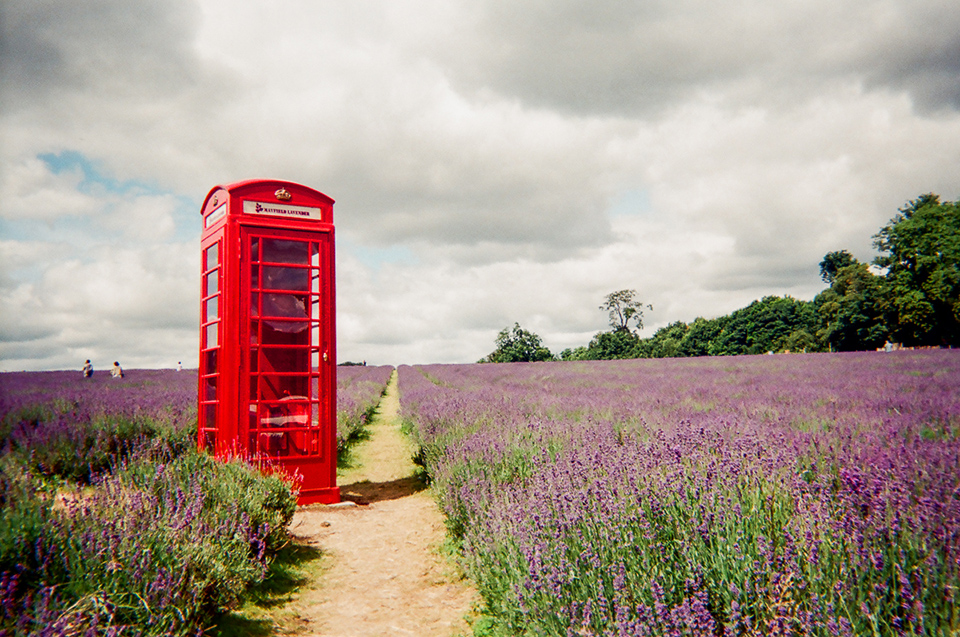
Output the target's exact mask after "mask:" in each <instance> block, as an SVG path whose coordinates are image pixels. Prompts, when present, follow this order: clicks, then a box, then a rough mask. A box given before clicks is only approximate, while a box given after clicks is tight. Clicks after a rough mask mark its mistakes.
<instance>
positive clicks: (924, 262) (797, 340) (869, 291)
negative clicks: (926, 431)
mask: <svg viewBox="0 0 960 637" xmlns="http://www.w3.org/2000/svg"><path fill="white" fill-rule="evenodd" d="M873 239H874V242H873V243H874V246H875V247H876V248H877V250H878V251H879V252H880V253H881V254H880V256H878V257H876V258H875V259H874V260H873V264H872V266H871V265H870V264H867V263H861V262H860V261H858V260H857V259H856V258H854V257H853V255H851V254H850V253H849V252H848V251H846V250H839V251H836V252H829V253H828V254H827V255H825V256H824V258H823V260H822V261H821V262H820V276H821V278H822V279H823V281H824V283H826V284H828V285H829V287H828V288H826V289H825V290H823V291H822V292H820V293H819V294H818V295H817V296H816V297H815V298H814V299H813V300H812V301H801V300H798V299H794V298H792V297H790V296H783V297H779V296H767V297H764V298H762V299H760V300H758V301H754V302H753V303H751V304H750V305H748V306H747V307H744V308H741V309H739V310H735V311H734V312H732V313H730V314H728V315H726V316H721V317H718V318H712V319H707V318H702V317H700V318H697V319H695V320H694V321H693V322H692V323H689V324H688V323H684V322H683V321H676V322H674V323H671V324H669V325H667V326H666V327H662V328H660V329H659V330H657V331H656V333H655V334H654V335H653V336H652V337H649V338H641V337H640V336H639V334H638V332H639V330H640V329H641V328H642V327H643V309H644V308H647V309H651V310H652V309H653V308H652V306H650V305H649V304H643V303H642V302H640V301H639V300H638V299H637V296H636V291H634V290H619V291H617V292H612V293H610V294H608V295H607V296H606V298H605V300H604V303H603V304H602V305H601V306H600V309H602V310H604V311H606V312H607V313H608V316H609V319H610V328H611V329H610V330H609V331H606V332H599V333H597V334H596V335H595V336H594V337H593V339H591V340H590V343H589V344H587V345H584V346H580V347H577V348H574V349H569V348H568V349H565V350H563V351H562V352H561V353H560V355H559V357H556V356H554V355H553V354H552V353H551V352H550V350H549V349H547V348H546V347H545V346H544V345H543V343H542V342H541V339H540V337H539V336H537V335H536V334H534V333H533V332H529V331H527V330H524V329H523V328H521V327H520V325H519V324H514V327H513V328H512V330H511V329H509V328H508V329H504V330H502V331H501V332H500V334H499V335H498V336H497V340H496V345H497V349H496V350H494V351H493V352H492V353H490V354H489V355H488V356H486V357H485V358H484V359H483V360H481V361H480V362H513V361H542V360H556V359H557V358H559V359H561V360H607V359H618V358H664V357H672V356H727V355H736V354H763V353H766V352H824V351H858V350H873V349H879V348H881V347H883V346H884V345H885V344H886V343H888V342H890V343H897V344H900V345H903V346H905V347H917V346H934V347H957V346H960V202H949V201H947V202H941V201H940V197H939V196H938V195H935V194H926V195H922V196H920V197H919V198H917V199H915V200H913V201H911V202H909V203H908V204H907V205H906V206H904V207H903V208H901V209H900V210H899V213H898V214H897V215H896V216H895V217H894V218H893V219H891V220H890V222H889V223H887V225H885V226H884V227H883V228H881V229H880V231H879V232H878V233H877V234H876V235H874V237H873Z"/></svg>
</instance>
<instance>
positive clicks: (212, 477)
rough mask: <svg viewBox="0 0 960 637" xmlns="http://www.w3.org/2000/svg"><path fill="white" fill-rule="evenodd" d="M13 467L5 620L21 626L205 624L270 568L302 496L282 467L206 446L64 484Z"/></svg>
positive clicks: (3, 625) (3, 558) (2, 514)
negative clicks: (256, 464) (216, 453)
mask: <svg viewBox="0 0 960 637" xmlns="http://www.w3.org/2000/svg"><path fill="white" fill-rule="evenodd" d="M4 469H5V470H4V474H3V478H2V479H3V480H4V481H6V483H7V484H8V485H13V486H14V493H15V494H16V495H15V498H11V499H8V500H7V501H6V502H4V504H3V506H0V540H2V542H0V629H3V630H4V631H6V632H12V633H13V634H51V635H54V634H56V635H59V634H86V635H100V634H104V635H106V634H110V635H115V634H144V635H171V634H194V633H195V632H196V631H197V630H198V629H203V628H204V627H206V626H207V625H208V624H209V623H210V622H211V620H212V617H213V616H214V615H215V614H216V613H217V612H219V611H220V610H221V609H224V608H228V607H230V606H233V605H235V604H236V603H237V602H238V600H239V598H240V596H241V595H242V594H243V592H244V591H245V590H246V589H247V588H248V587H249V586H250V585H251V584H253V583H256V582H258V581H260V580H261V579H262V578H263V577H264V575H265V574H266V567H267V564H268V560H269V557H270V552H269V545H270V541H271V536H272V535H274V531H275V529H277V528H280V529H284V528H285V527H286V525H287V523H288V522H289V518H290V516H291V515H292V513H293V509H294V506H295V499H294V497H293V495H292V493H291V492H290V489H289V486H288V485H287V484H286V483H285V482H283V481H281V480H280V479H279V478H269V477H264V476H262V475H260V474H259V473H258V472H257V471H256V470H255V469H252V468H251V467H249V466H247V465H245V464H242V463H239V462H232V463H222V462H219V461H215V460H213V459H211V458H209V457H208V456H205V455H201V454H198V453H192V454H185V455H183V456H181V457H180V458H178V459H176V460H174V461H173V462H170V463H155V462H152V461H149V460H142V459H137V460H135V461H134V462H132V463H130V464H127V465H125V466H123V467H121V468H120V470H118V471H117V472H116V473H115V474H113V475H109V476H106V477H104V478H103V479H102V480H100V481H99V482H98V483H97V484H96V485H95V488H92V489H90V488H88V489H85V490H63V489H61V490H59V491H58V492H56V493H53V492H51V491H50V490H48V489H47V488H46V487H45V486H44V485H43V484H42V483H40V482H39V480H38V479H37V478H36V477H34V476H31V475H29V474H27V473H23V472H21V473H19V474H17V473H16V468H15V467H14V466H13V465H11V464H10V463H7V464H6V465H5V467H4ZM237 492H253V493H259V494H260V496H259V497H260V498H261V500H263V501H264V502H262V503H261V504H263V505H267V506H259V507H250V506H248V502H245V501H244V500H243V499H237V498H235V497H233V496H234V494H235V493H237ZM271 499H272V500H274V501H278V502H280V503H281V504H280V506H276V507H273V508H271V507H270V506H269V503H268V502H267V501H270V500H271ZM265 519H269V521H264V520H265ZM272 524H275V525H277V526H276V527H274V526H272ZM24 530H26V532H24ZM273 541H274V542H275V541H276V538H275V537H274V538H273Z"/></svg>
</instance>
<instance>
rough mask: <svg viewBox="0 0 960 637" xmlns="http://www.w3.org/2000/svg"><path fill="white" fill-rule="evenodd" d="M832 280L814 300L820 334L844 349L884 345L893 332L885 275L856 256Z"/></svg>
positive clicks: (834, 345) (857, 349) (834, 346)
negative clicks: (885, 316)
mask: <svg viewBox="0 0 960 637" xmlns="http://www.w3.org/2000/svg"><path fill="white" fill-rule="evenodd" d="M831 254H836V253H831ZM828 256H829V255H828ZM824 260H825V261H826V259H824ZM820 267H821V270H822V269H823V264H822V263H821V265H820ZM830 280H831V285H830V287H829V288H827V289H826V290H824V291H823V292H821V293H820V294H818V295H817V296H816V298H814V299H813V303H814V305H815V306H816V308H817V317H818V319H819V322H820V327H819V329H818V331H817V336H818V337H819V338H820V339H821V340H822V341H823V342H825V343H827V344H828V345H829V346H830V348H831V349H833V350H836V351H840V352H851V351H859V350H870V349H877V348H878V347H880V346H882V345H883V344H884V343H885V342H886V340H887V336H888V334H889V330H888V329H887V325H886V323H885V322H884V319H883V298H884V297H883V295H884V290H885V286H884V280H883V277H880V276H877V275H875V274H873V273H872V272H870V268H869V266H867V264H865V263H859V262H858V261H857V260H856V259H852V260H851V261H849V262H847V265H844V266H841V267H840V268H839V269H837V270H835V271H834V272H833V273H832V275H831V277H830Z"/></svg>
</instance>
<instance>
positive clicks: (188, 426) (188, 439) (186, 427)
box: [0, 370, 197, 481]
mask: <svg viewBox="0 0 960 637" xmlns="http://www.w3.org/2000/svg"><path fill="white" fill-rule="evenodd" d="M196 423H197V375H196V373H195V372H186V371H185V372H176V371H173V370H131V371H128V372H127V377H126V378H122V379H115V378H111V377H110V376H108V375H107V374H101V375H94V376H93V377H92V378H86V379H85V378H83V377H82V376H81V374H80V372H24V373H6V374H0V452H2V453H3V454H10V453H12V454H15V455H18V456H21V458H22V459H23V461H24V462H26V463H27V464H28V465H30V466H31V468H32V469H33V470H35V471H37V472H39V473H41V474H44V475H56V476H61V477H64V478H68V479H71V480H80V481H89V480H90V479H91V477H92V476H94V475H96V474H98V473H101V472H103V471H106V470H107V469H108V468H109V466H110V465H111V463H115V462H117V460H118V459H120V458H122V457H124V456H125V455H126V454H128V453H131V452H133V451H135V450H136V449H137V448H139V447H140V446H142V445H151V444H156V443H158V442H162V444H165V445H166V446H167V447H171V448H173V449H174V450H175V451H176V452H177V453H182V452H183V451H184V450H186V449H187V448H189V447H191V446H193V445H194V444H195V442H194V441H195V439H196Z"/></svg>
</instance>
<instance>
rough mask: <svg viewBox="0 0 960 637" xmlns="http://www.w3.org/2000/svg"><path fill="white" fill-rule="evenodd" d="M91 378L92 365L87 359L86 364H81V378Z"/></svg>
mask: <svg viewBox="0 0 960 637" xmlns="http://www.w3.org/2000/svg"><path fill="white" fill-rule="evenodd" d="M91 376H93V363H91V362H90V359H89V358H88V359H87V362H86V363H84V364H83V377H84V378H90V377H91Z"/></svg>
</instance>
